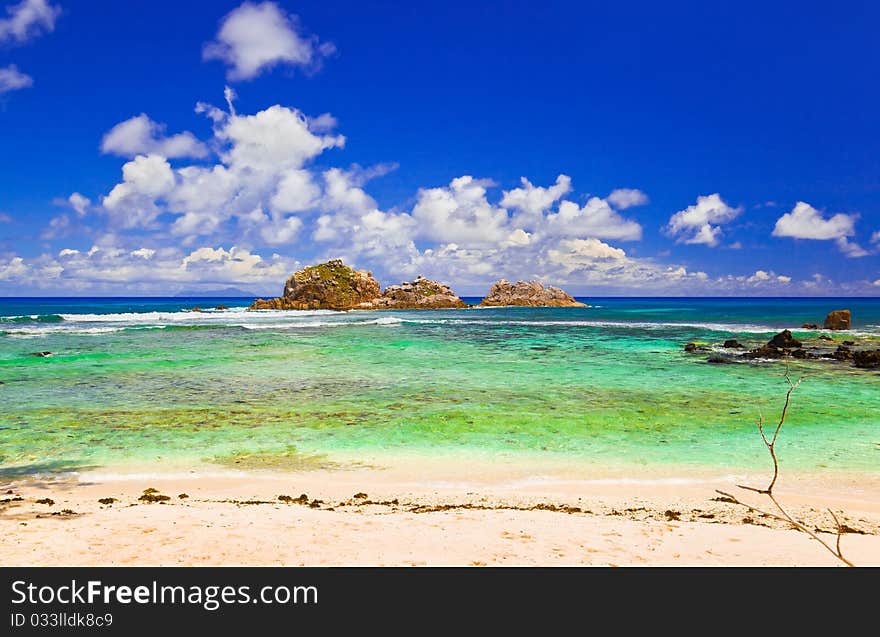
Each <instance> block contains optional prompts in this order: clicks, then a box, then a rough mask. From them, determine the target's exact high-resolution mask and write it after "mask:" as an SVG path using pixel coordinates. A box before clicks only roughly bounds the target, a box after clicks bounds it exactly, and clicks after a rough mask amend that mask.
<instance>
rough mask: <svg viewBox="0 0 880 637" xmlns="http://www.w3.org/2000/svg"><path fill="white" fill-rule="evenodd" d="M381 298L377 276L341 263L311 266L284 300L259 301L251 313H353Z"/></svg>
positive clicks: (293, 281) (289, 287) (297, 276)
mask: <svg viewBox="0 0 880 637" xmlns="http://www.w3.org/2000/svg"><path fill="white" fill-rule="evenodd" d="M380 296H381V289H380V287H379V282H378V281H377V280H376V279H374V278H373V273H372V272H368V271H366V270H355V269H354V268H350V267H349V266H347V265H345V264H344V263H343V262H342V260H341V259H333V260H332V261H328V262H327V263H321V264H318V265H312V266H308V267H306V268H303V269H302V270H299V271H298V272H296V273H294V275H293V276H292V277H290V278H289V279H287V283H286V284H285V285H284V293H283V294H282V295H281V297H280V298H275V299H257V300H255V301H254V303H253V305H251V306H250V308H249V309H251V310H352V309H356V308H362V307H365V306H366V307H369V305H370V303H371V302H372V301H374V300H375V299H377V298H378V297H380Z"/></svg>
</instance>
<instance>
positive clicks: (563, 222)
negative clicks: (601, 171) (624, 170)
mask: <svg viewBox="0 0 880 637" xmlns="http://www.w3.org/2000/svg"><path fill="white" fill-rule="evenodd" d="M545 231H546V232H547V233H548V234H551V235H555V236H567V237H581V238H583V237H596V238H599V239H618V240H621V241H638V240H639V239H641V238H642V226H641V225H639V224H638V223H637V222H635V221H632V220H629V219H625V218H624V217H622V216H620V215H619V214H618V213H617V212H616V211H615V210H613V209H612V208H611V206H609V205H608V202H607V201H606V200H604V199H599V198H598V197H591V198H590V199H589V200H588V201H587V203H585V204H584V205H583V207H579V206H578V205H577V204H576V203H573V202H571V201H567V200H566V201H563V202H562V203H560V204H559V208H558V211H557V212H556V213H555V214H549V215H547V217H546V226H545Z"/></svg>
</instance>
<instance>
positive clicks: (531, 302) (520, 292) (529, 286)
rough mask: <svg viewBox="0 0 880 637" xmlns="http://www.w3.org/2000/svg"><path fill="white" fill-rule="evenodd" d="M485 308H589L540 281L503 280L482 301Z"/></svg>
mask: <svg viewBox="0 0 880 637" xmlns="http://www.w3.org/2000/svg"><path fill="white" fill-rule="evenodd" d="M480 305H484V306H505V305H523V306H533V307H541V306H544V307H587V306H586V305H585V304H584V303H580V302H578V301H575V300H574V298H573V297H571V296H570V295H568V294H566V293H565V292H564V291H562V290H561V289H559V288H557V287H553V286H552V285H548V286H546V287H545V286H544V285H543V284H542V283H539V282H538V281H517V282H516V283H510V281H508V280H507V279H501V280H500V281H498V282H497V283H495V285H493V286H492V289H491V290H489V294H488V295H487V296H486V298H484V299H483V300H482V301H480Z"/></svg>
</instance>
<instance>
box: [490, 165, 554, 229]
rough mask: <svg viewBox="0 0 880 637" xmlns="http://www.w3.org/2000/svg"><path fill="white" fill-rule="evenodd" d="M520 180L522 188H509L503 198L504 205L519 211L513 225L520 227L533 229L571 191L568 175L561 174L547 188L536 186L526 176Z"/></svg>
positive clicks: (516, 211) (502, 203)
mask: <svg viewBox="0 0 880 637" xmlns="http://www.w3.org/2000/svg"><path fill="white" fill-rule="evenodd" d="M520 181H521V182H522V187H521V188H514V189H513V190H507V191H505V192H504V196H503V197H502V198H501V205H502V206H503V207H505V208H509V209H511V210H513V211H514V212H515V213H518V215H516V216H514V221H513V225H515V226H516V227H518V228H527V229H532V228H533V227H534V225H535V224H536V223H538V222H540V220H541V216H542V215H543V214H544V212H546V211H547V210H548V209H549V208H550V207H551V206H552V205H553V204H554V203H556V202H557V201H559V200H560V199H562V197H564V196H565V195H567V194H568V193H570V192H571V177H569V176H568V175H559V176H558V177H557V178H556V183H555V184H554V185H553V186H549V187H547V188H543V187H540V186H534V185H533V184H532V182H530V181H529V180H528V179H526V178H525V177H521V178H520Z"/></svg>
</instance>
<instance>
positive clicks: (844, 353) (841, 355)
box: [830, 345, 853, 361]
mask: <svg viewBox="0 0 880 637" xmlns="http://www.w3.org/2000/svg"><path fill="white" fill-rule="evenodd" d="M830 358H833V359H835V360H838V361H851V360H852V359H853V353H852V350H850V348H849V347H847V346H846V345H838V346H837V349H836V350H835V351H834V352H832V353H831V356H830Z"/></svg>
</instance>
